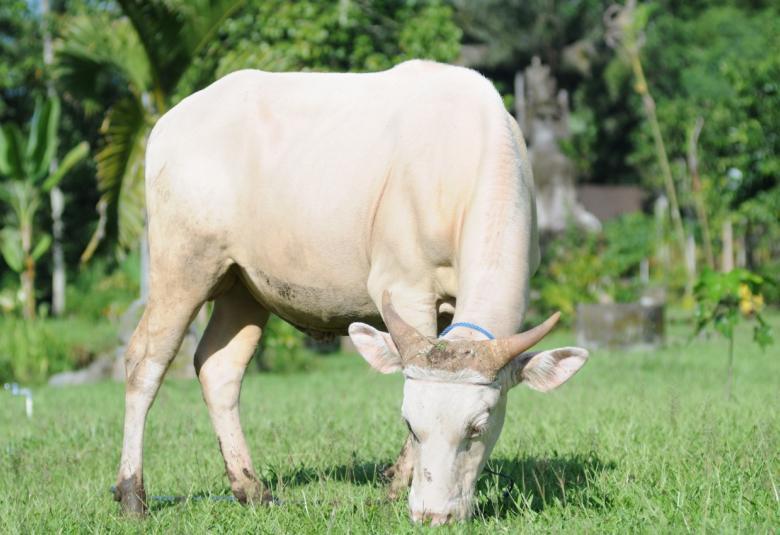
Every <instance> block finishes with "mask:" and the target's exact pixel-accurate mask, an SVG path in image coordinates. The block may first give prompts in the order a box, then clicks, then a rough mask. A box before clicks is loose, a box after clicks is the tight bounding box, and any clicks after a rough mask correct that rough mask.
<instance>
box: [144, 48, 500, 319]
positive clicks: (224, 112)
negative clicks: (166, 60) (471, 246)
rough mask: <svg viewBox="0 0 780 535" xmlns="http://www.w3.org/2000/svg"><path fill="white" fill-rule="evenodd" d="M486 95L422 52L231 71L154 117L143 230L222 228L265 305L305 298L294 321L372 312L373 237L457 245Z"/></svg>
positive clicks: (483, 87) (490, 101) (446, 249)
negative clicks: (376, 63) (339, 69)
mask: <svg viewBox="0 0 780 535" xmlns="http://www.w3.org/2000/svg"><path fill="white" fill-rule="evenodd" d="M496 99H497V94H496V93H495V90H493V89H492V86H490V84H489V82H487V81H486V80H484V79H483V78H481V77H480V76H479V75H478V74H476V73H474V72H473V71H468V70H466V69H462V68H456V67H450V66H444V65H439V64H433V63H428V62H408V63H405V64H402V65H400V66H398V67H396V68H395V69H391V70H390V71H384V72H381V73H372V74H323V73H319V74H318V73H285V74H280V73H265V72H261V71H239V72H236V73H233V74H231V75H228V76H226V77H225V78H223V79H221V80H219V81H217V82H215V83H214V84H212V85H211V86H209V87H208V88H206V89H204V90H202V91H200V92H198V93H195V94H194V95H192V96H190V97H188V98H186V99H184V100H183V101H182V102H181V103H180V104H179V105H177V106H176V107H175V108H174V109H172V110H171V111H170V112H168V113H167V114H166V115H165V116H164V117H163V118H162V119H161V120H160V121H159V122H158V124H157V125H156V126H155V129H154V131H153V133H152V136H151V137H150V142H149V149H148V153H147V202H148V207H149V213H150V232H151V233H157V234H159V235H160V236H161V237H160V238H157V241H158V242H162V241H164V240H165V239H166V238H165V237H163V236H165V235H169V234H170V233H173V232H187V233H190V234H192V235H193V239H195V240H197V239H199V238H200V237H202V239H208V240H211V241H214V240H216V241H219V242H220V243H221V245H222V249H223V250H224V251H225V254H226V255H227V256H229V257H230V259H231V260H232V261H234V262H236V263H237V264H238V265H240V266H242V268H243V269H244V275H245V278H246V279H247V281H248V282H249V283H250V284H251V286H253V289H254V291H255V293H256V294H258V297H260V298H262V301H263V302H264V303H266V304H267V305H268V306H269V308H271V309H272V310H274V311H276V312H277V313H280V314H281V315H283V316H284V315H286V316H288V317H290V316H293V315H295V314H301V311H303V312H305V314H304V316H306V317H301V318H300V319H299V321H298V323H299V324H302V323H307V322H308V323H318V324H321V325H320V326H324V325H328V324H333V323H334V322H335V323H345V322H348V321H349V320H350V319H354V318H355V317H359V316H361V315H363V316H365V315H366V314H369V313H372V314H375V307H374V305H373V303H372V301H371V299H370V298H369V296H368V294H367V292H366V279H367V277H368V274H369V271H370V269H371V265H372V251H373V250H374V249H375V243H373V241H372V240H375V239H376V238H377V236H380V237H382V239H387V237H388V235H389V234H393V233H396V234H398V232H401V230H402V229H401V227H403V229H406V232H407V234H406V235H405V236H403V238H402V239H403V240H404V241H405V242H407V243H405V244H404V245H403V247H404V249H407V250H408V251H416V250H427V249H430V247H428V245H434V246H435V248H437V250H438V251H439V253H438V255H439V256H447V255H449V254H451V253H452V252H453V251H452V250H451V247H450V246H451V245H452V244H451V243H447V240H448V239H449V238H451V236H449V234H448V233H449V230H451V225H452V224H453V223H454V222H455V221H457V220H458V219H459V215H458V214H456V212H457V210H461V209H463V207H464V206H463V205H464V203H465V202H466V200H464V199H463V196H464V195H466V194H467V193H466V192H468V191H469V190H470V189H471V188H473V184H472V183H473V180H474V179H475V178H476V175H477V174H478V167H479V165H480V164H481V158H482V153H484V151H485V150H486V147H485V146H484V144H485V143H486V139H482V138H486V137H488V136H485V135H484V129H485V128H487V126H486V120H487V119H486V117H485V115H486V111H485V110H486V109H487V110H489V112H488V113H487V115H488V116H492V115H495V114H496V113H500V111H499V112H496V111H494V110H496V109H497V108H496ZM498 106H499V107H500V99H499V100H498ZM488 119H489V117H488ZM488 122H489V121H488ZM380 208H381V210H380ZM429 208H434V209H433V210H429ZM378 214H379V217H377V215H378ZM382 214H384V217H382ZM399 218H400V219H399ZM415 218H417V220H415ZM398 222H403V224H402V225H401V227H399V228H397V229H394V228H393V226H394V223H396V224H397V223H398ZM377 224H381V225H383V228H382V229H379V231H377V230H378V229H377V228H376V225H377ZM426 239H432V240H434V242H435V243H432V244H426V243H423V242H425V240H426ZM418 260H419V262H417V263H418V264H419V263H420V262H429V261H430V262H440V261H441V258H440V259H428V258H421V259H418ZM306 311H309V312H306ZM335 311H342V312H343V314H344V316H345V317H344V318H336V317H334V314H336V312H335ZM290 319H294V318H290ZM341 327H343V325H339V326H338V328H341Z"/></svg>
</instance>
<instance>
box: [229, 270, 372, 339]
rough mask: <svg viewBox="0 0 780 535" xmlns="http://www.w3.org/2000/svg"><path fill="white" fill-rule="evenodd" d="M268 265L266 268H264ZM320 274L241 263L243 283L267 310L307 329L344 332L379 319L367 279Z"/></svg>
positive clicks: (323, 331) (302, 328)
mask: <svg viewBox="0 0 780 535" xmlns="http://www.w3.org/2000/svg"><path fill="white" fill-rule="evenodd" d="M264 268H265V269H264ZM324 271H325V270H323V271H322V272H320V273H318V274H317V276H312V277H305V276H304V277H301V276H300V273H299V274H298V276H297V277H290V276H280V275H279V274H276V273H273V271H272V270H269V269H268V268H266V267H265V266H264V267H263V268H261V267H258V266H257V265H244V266H240V273H241V277H242V279H243V282H244V284H245V285H246V286H247V288H248V289H249V291H250V292H251V293H252V294H253V295H254V296H255V298H256V299H257V300H258V301H259V302H260V303H262V304H263V305H264V306H265V307H266V308H267V309H268V310H270V311H271V312H272V313H274V314H276V315H277V316H279V317H281V318H283V319H285V320H286V321H288V322H290V323H291V324H293V325H295V326H296V327H298V328H300V329H301V330H304V331H312V332H322V333H338V334H345V333H346V330H347V327H349V324H350V323H352V322H354V321H364V322H368V323H373V324H376V323H378V322H380V317H379V313H378V311H377V309H376V306H375V305H374V302H373V301H372V300H371V297H370V296H369V294H368V291H367V289H366V280H365V279H364V278H362V277H358V278H354V279H352V278H347V279H344V278H342V279H341V280H339V281H338V282H334V281H329V280H328V277H324V276H323V272H324Z"/></svg>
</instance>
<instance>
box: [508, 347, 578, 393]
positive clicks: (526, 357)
mask: <svg viewBox="0 0 780 535" xmlns="http://www.w3.org/2000/svg"><path fill="white" fill-rule="evenodd" d="M587 360H588V351H587V350H585V349H582V348H581V347H559V348H557V349H548V350H547V351H540V352H538V353H523V354H522V355H518V356H517V357H515V358H514V359H513V360H512V362H510V363H509V364H508V365H507V366H505V367H504V370H503V372H502V373H504V374H505V376H504V378H503V380H504V381H503V382H504V384H505V385H507V387H508V388H512V387H513V386H515V385H517V384H519V383H525V384H526V385H528V386H529V387H530V388H533V389H534V390H538V391H540V392H548V391H550V390H553V389H555V388H558V387H559V386H561V385H562V384H563V383H565V382H566V381H568V380H569V379H571V377H572V376H573V375H574V374H575V373H577V371H578V370H579V369H580V368H582V366H583V364H585V362H586V361H587Z"/></svg>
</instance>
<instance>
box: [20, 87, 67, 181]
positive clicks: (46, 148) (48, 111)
mask: <svg viewBox="0 0 780 535" xmlns="http://www.w3.org/2000/svg"><path fill="white" fill-rule="evenodd" d="M59 124H60V101H59V100H58V99H56V98H52V97H50V98H46V99H45V100H38V102H36V103H35V111H34V112H33V116H32V119H31V120H30V134H29V136H28V138H27V146H26V147H25V154H24V160H25V163H26V165H27V167H28V169H27V173H28V177H29V178H30V179H31V180H38V179H40V178H42V177H43V176H45V175H46V174H47V173H48V172H49V164H50V163H51V160H52V158H54V155H55V154H56V152H57V141H58V138H57V128H58V126H59Z"/></svg>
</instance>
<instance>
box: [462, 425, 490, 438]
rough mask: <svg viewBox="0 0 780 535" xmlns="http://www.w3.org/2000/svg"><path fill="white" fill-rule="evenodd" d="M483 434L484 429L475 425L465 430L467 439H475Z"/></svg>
mask: <svg viewBox="0 0 780 535" xmlns="http://www.w3.org/2000/svg"><path fill="white" fill-rule="evenodd" d="M484 432H485V428H484V427H477V426H475V425H470V426H469V428H468V430H467V435H466V436H468V437H469V438H477V437H479V435H481V434H482V433H484Z"/></svg>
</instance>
